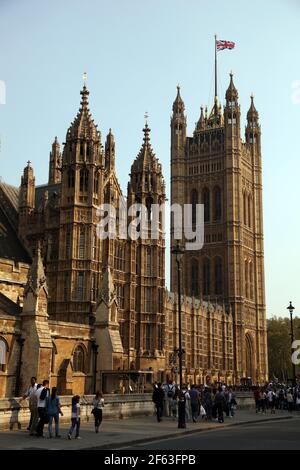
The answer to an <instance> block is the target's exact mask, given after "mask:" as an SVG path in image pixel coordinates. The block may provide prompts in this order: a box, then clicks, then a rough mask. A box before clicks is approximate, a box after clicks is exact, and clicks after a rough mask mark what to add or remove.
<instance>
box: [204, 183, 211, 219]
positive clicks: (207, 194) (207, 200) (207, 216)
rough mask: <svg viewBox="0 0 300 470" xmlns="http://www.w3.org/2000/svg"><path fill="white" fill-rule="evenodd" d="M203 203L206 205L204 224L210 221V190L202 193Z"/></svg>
mask: <svg viewBox="0 0 300 470" xmlns="http://www.w3.org/2000/svg"><path fill="white" fill-rule="evenodd" d="M202 201H203V204H204V222H209V220H210V192H209V189H207V188H205V189H204V190H203V193H202Z"/></svg>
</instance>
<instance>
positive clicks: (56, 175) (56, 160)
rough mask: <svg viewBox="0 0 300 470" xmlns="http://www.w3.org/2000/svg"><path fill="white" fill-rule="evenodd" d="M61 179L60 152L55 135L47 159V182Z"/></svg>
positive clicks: (56, 181)
mask: <svg viewBox="0 0 300 470" xmlns="http://www.w3.org/2000/svg"><path fill="white" fill-rule="evenodd" d="M60 181H61V152H60V145H59V143H58V140H57V137H55V139H54V142H53V144H52V151H51V152H50V159H49V182H48V184H56V183H60Z"/></svg>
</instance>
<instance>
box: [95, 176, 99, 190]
mask: <svg viewBox="0 0 300 470" xmlns="http://www.w3.org/2000/svg"><path fill="white" fill-rule="evenodd" d="M98 191H99V175H95V177H94V193H96V194H98Z"/></svg>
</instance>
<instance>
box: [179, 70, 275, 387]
mask: <svg viewBox="0 0 300 470" xmlns="http://www.w3.org/2000/svg"><path fill="white" fill-rule="evenodd" d="M179 99H180V98H179V93H178V95H177V98H176V100H175V102H174V105H173V116H172V120H171V203H172V204H173V203H175V202H177V203H179V204H181V205H182V204H183V203H186V204H192V218H193V223H196V220H194V218H195V216H194V214H196V211H195V207H196V204H200V203H202V204H203V205H204V246H203V248H202V249H201V250H194V251H186V253H185V255H184V258H183V269H182V271H183V290H184V294H185V295H188V296H194V297H198V298H202V299H203V300H206V301H216V302H218V303H220V304H224V308H225V309H226V311H227V314H228V315H232V316H233V349H234V351H233V353H234V361H233V363H231V362H230V361H229V362H228V361H226V359H225V362H224V369H225V368H226V369H230V370H233V371H234V374H235V377H236V381H239V380H240V379H241V378H245V377H251V378H252V381H253V382H257V381H264V380H265V379H266V377H267V350H266V324H265V300H264V261H263V227H262V185H261V148H260V126H259V123H258V113H257V111H256V109H255V107H254V103H253V99H252V101H251V107H250V110H249V112H248V115H247V127H246V141H243V140H242V138H241V123H240V119H241V113H240V106H239V102H238V91H237V89H236V87H235V85H234V82H233V75H232V74H231V75H230V84H229V87H228V89H227V91H226V104H225V107H224V112H223V113H222V108H221V106H220V105H219V103H218V98H217V97H216V98H215V102H214V105H213V108H212V111H211V113H210V115H207V112H206V113H205V114H204V112H203V108H202V109H201V113H200V118H199V121H198V122H197V124H196V127H195V130H194V133H193V136H192V137H186V136H185V128H186V127H185V126H186V120H185V117H184V115H183V110H184V106H183V105H182V104H181V100H180V101H179ZM178 102H179V103H180V106H178V105H176V103H178ZM180 130H181V134H180ZM171 230H174V226H173V223H171ZM171 271H172V275H171V288H172V290H174V291H176V277H175V275H176V271H175V266H174V264H172V267H171Z"/></svg>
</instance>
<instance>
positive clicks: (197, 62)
mask: <svg viewBox="0 0 300 470" xmlns="http://www.w3.org/2000/svg"><path fill="white" fill-rule="evenodd" d="M215 33H216V34H217V35H218V37H219V38H220V39H226V40H231V41H235V42H236V48H235V49H234V50H232V51H224V52H220V53H219V55H218V57H219V74H218V75H219V83H220V87H219V95H220V97H221V100H222V102H223V101H224V93H225V90H226V88H227V86H228V81H229V77H228V74H229V72H230V70H233V72H234V74H235V83H236V86H237V88H238V90H239V95H240V103H241V111H242V122H243V123H244V122H245V116H246V112H247V110H248V107H249V102H250V98H249V96H250V94H251V93H252V92H253V93H254V95H255V103H256V107H257V109H258V111H259V113H260V120H261V125H262V139H263V140H262V148H263V184H264V229H265V270H266V294H267V299H266V300H267V312H268V315H269V316H270V315H273V314H277V315H285V314H287V313H288V312H287V311H286V308H285V307H286V306H287V305H288V302H289V300H293V303H294V304H295V306H296V313H298V314H299V311H300V282H299V281H300V249H299V232H300V217H299V215H300V214H299V202H300V179H299V175H300V155H299V153H300V152H299V149H300V144H299V138H300V93H299V92H298V91H299V90H300V60H299V59H300V56H299V44H300V1H299V0H263V1H262V0H252V1H251V2H249V1H248V0H227V1H223V0H210V1H209V2H208V1H207V0H205V1H204V0H151V1H149V0H148V1H145V0H110V1H108V0H107V1H104V0H97V1H96V0H63V1H62V0H51V1H50V0H44V1H40V0H27V1H22V0H0V48H1V53H0V80H1V82H0V85H2V88H1V90H0V95H1V96H3V93H1V91H2V92H3V83H4V84H5V86H6V101H5V104H0V138H1V150H0V175H1V176H2V178H3V180H5V181H6V182H8V183H11V184H15V185H19V183H20V175H21V172H22V170H23V167H24V166H25V164H26V161H27V160H31V161H32V163H33V166H34V170H35V175H36V180H37V183H38V184H42V183H44V182H46V181H47V176H48V157H49V151H50V146H51V143H52V141H53V139H54V136H55V135H57V136H58V138H59V141H60V142H64V140H65V135H66V131H67V128H68V126H69V124H70V122H71V121H72V120H73V118H74V116H75V114H76V113H77V111H78V107H79V101H80V96H79V91H80V88H81V86H82V74H83V72H87V73H88V88H89V90H90V109H91V111H92V114H93V117H94V119H95V122H96V123H97V124H98V125H99V129H100V130H101V132H102V139H103V140H104V139H105V136H106V134H107V132H108V129H109V128H110V127H111V128H112V129H113V133H114V134H115V139H116V149H117V174H118V177H119V181H120V183H121V186H122V188H123V191H124V192H126V185H127V180H128V173H129V171H130V166H131V163H132V161H133V159H134V158H135V156H136V154H137V153H138V150H139V148H140V145H141V142H142V128H143V125H144V113H145V111H148V113H149V116H150V117H149V124H150V127H151V129H152V132H151V136H152V137H151V138H152V144H153V147H154V150H155V152H156V154H157V156H158V157H159V159H160V161H161V163H162V164H163V170H164V175H165V178H166V181H167V183H168V185H169V159H170V127H169V125H170V113H171V107H172V103H173V100H174V98H175V94H176V85H177V83H180V85H181V88H182V97H183V99H184V101H185V105H186V112H187V117H188V130H189V133H192V131H193V128H194V123H195V121H196V120H197V119H198V117H199V108H200V105H201V104H208V105H209V106H211V104H212V97H213V60H214V56H213V47H214V42H213V41H214V40H213V36H214V34H215ZM297 81H298V83H297ZM293 87H295V88H293ZM297 87H298V88H297ZM2 101H3V99H2ZM168 191H169V189H168Z"/></svg>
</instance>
